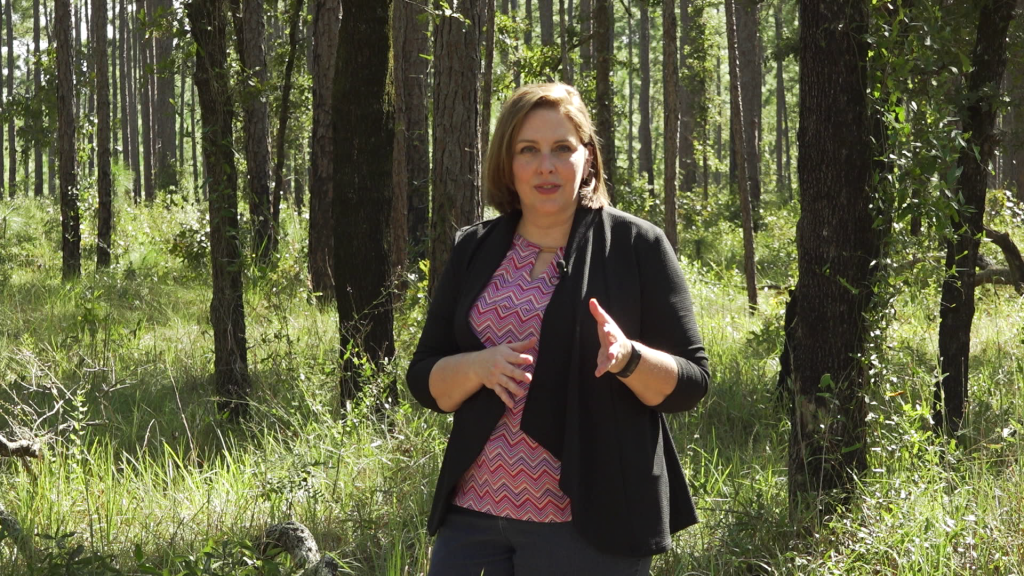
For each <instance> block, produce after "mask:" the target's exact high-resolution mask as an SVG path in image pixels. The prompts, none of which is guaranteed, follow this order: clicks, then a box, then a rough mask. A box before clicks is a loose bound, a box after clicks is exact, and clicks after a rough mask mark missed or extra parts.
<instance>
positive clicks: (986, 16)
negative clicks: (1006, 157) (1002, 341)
mask: <svg viewBox="0 0 1024 576" xmlns="http://www.w3.org/2000/svg"><path fill="white" fill-rule="evenodd" d="M1016 4H1017V0H985V1H983V2H982V3H981V12H980V15H979V17H978V29H977V36H976V40H975V45H974V51H973V53H972V55H971V72H970V74H969V75H968V79H967V87H966V88H967V89H966V92H965V96H964V98H965V101H966V103H967V109H966V114H965V116H966V118H965V122H964V133H965V134H969V137H968V139H967V146H965V147H964V148H963V149H962V150H961V152H960V158H959V160H958V162H957V165H958V167H959V168H960V170H961V172H960V176H959V177H958V178H957V182H956V186H955V188H954V189H953V197H954V198H956V197H958V196H959V197H962V198H963V203H962V205H961V207H960V208H959V209H958V210H957V214H956V215H955V216H954V217H953V218H952V219H951V223H950V225H951V227H952V229H953V231H954V237H953V239H952V240H950V241H947V243H946V268H945V269H946V270H947V275H946V278H945V279H944V280H943V282H942V300H941V301H940V304H939V358H940V360H939V363H940V369H941V373H942V374H943V376H942V380H941V381H940V382H939V383H937V385H936V388H935V399H934V405H935V413H934V414H933V417H932V422H933V424H934V425H935V427H936V428H937V429H938V430H944V431H947V432H950V433H956V432H959V431H960V428H961V426H962V425H963V420H964V417H965V416H966V413H967V389H968V383H969V378H970V359H971V325H972V324H973V322H974V277H975V272H976V269H977V264H978V248H979V247H980V244H981V242H980V240H979V238H981V236H982V234H983V233H984V226H985V197H986V194H987V192H988V173H989V163H990V162H991V160H992V158H993V155H994V152H995V146H996V143H997V138H996V136H995V134H994V130H993V129H994V128H995V122H996V115H997V112H998V104H997V103H998V102H999V97H1000V94H999V92H1000V90H999V86H1000V84H1001V83H1002V78H1003V71H1004V70H1005V69H1006V61H1007V44H1006V33H1007V30H1008V28H1009V24H1010V21H1011V20H1013V18H1014V13H1015V9H1016ZM802 153H803V151H802V150H801V155H802ZM801 190H802V187H801Z"/></svg>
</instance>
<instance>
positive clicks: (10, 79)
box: [0, 0, 18, 198]
mask: <svg viewBox="0 0 1024 576" xmlns="http://www.w3.org/2000/svg"><path fill="white" fill-rule="evenodd" d="M13 2H14V0H7V2H5V3H4V15H5V16H6V20H7V98H8V100H10V99H11V98H13V97H14V24H13V20H14V17H13V15H12V9H11V4H12V3H13ZM7 142H8V148H7V194H8V196H10V197H11V198H14V197H15V195H16V194H17V192H18V186H17V184H18V146H17V145H16V142H15V140H14V115H13V114H12V115H11V116H10V118H9V119H8V120H7ZM0 178H3V174H0Z"/></svg>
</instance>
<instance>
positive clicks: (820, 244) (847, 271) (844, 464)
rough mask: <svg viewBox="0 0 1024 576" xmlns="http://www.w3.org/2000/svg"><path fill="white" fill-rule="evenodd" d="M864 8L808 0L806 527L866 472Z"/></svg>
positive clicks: (802, 480) (868, 293)
mask: <svg viewBox="0 0 1024 576" xmlns="http://www.w3.org/2000/svg"><path fill="white" fill-rule="evenodd" d="M866 33H867V5H866V3H864V2H862V1H861V0H835V1H833V2H819V1H817V0H800V132H799V135H798V138H799V146H800V149H799V151H800V163H799V177H800V190H801V197H800V206H801V215H800V219H799V221H798V223H797V257H798V269H799V280H798V282H797V286H796V295H795V300H796V319H795V326H794V329H793V337H792V340H791V342H790V344H791V348H792V353H793V358H792V360H793V361H792V366H793V391H794V398H793V407H792V413H791V421H792V426H791V433H790V443H789V505H790V518H791V523H792V524H793V525H794V526H796V527H797V528H798V529H802V528H807V527H808V526H809V525H811V526H813V522H814V521H815V520H820V519H822V518H823V517H824V516H827V515H829V514H831V513H833V512H834V511H835V510H836V506H835V505H836V504H837V503H839V502H842V501H843V500H844V499H845V497H846V496H847V495H848V494H849V491H850V490H851V489H852V488H853V487H854V482H855V479H856V478H857V476H858V475H859V474H860V473H861V472H863V471H864V469H865V466H866V463H867V460H866V454H867V446H866V442H867V437H866V430H865V426H864V418H865V415H866V412H865V403H864V395H865V390H866V387H867V381H868V374H867V372H866V366H865V364H864V362H863V361H862V359H861V354H862V353H863V351H864V345H865V341H866V338H867V336H868V334H869V330H868V326H867V325H866V320H865V313H866V311H867V309H868V306H869V305H870V304H871V300H872V295H873V287H872V286H873V281H874V272H875V270H874V265H873V263H874V262H875V261H876V260H877V258H878V257H879V254H880V248H879V246H880V243H879V239H878V237H877V234H876V232H875V230H874V228H873V224H874V214H873V213H872V209H871V192H870V191H871V188H870V180H871V158H872V147H871V140H870V126H869V116H868V102H867V92H866V91H865V89H864V87H865V86H866V85H867V53H868V50H867V49H868V44H867V41H866V40H865V36H866Z"/></svg>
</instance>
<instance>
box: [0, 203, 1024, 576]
mask: <svg viewBox="0 0 1024 576" xmlns="http://www.w3.org/2000/svg"><path fill="white" fill-rule="evenodd" d="M91 211H92V207H90V206H85V207H83V213H84V214H86V215H87V216H86V218H85V221H84V223H83V230H85V237H84V238H83V248H84V250H83V260H84V262H85V265H84V266H83V276H82V278H81V279H80V280H78V281H76V282H73V283H70V284H66V283H63V282H62V281H61V280H60V277H59V270H60V261H59V258H60V256H59V254H60V250H59V241H60V232H59V231H60V222H59V217H60V216H59V210H58V209H56V208H55V207H53V206H52V205H50V203H49V201H48V200H47V201H43V202H40V201H37V200H31V199H27V200H25V199H23V200H17V201H13V202H10V203H6V204H4V206H3V207H2V208H0V219H2V220H0V302H2V304H0V381H2V382H3V384H2V386H0V434H3V435H4V436H5V437H7V438H8V439H12V438H15V437H18V438H20V437H33V438H39V439H41V440H42V454H41V458H39V459H38V460H30V461H27V462H22V461H19V460H17V459H3V460H2V461H0V508H2V509H5V510H6V511H7V513H8V514H9V516H10V517H13V518H14V519H15V520H16V521H17V522H18V524H19V525H20V533H13V532H12V531H11V530H9V529H8V530H4V529H0V574H3V575H5V576H7V575H10V576H21V575H37V574H168V575H177V574H278V573H284V574H288V573H293V572H294V571H295V570H294V567H292V566H290V565H289V564H288V561H287V560H285V559H284V558H283V557H278V558H277V560H264V559H262V558H261V555H260V551H259V549H258V546H257V544H256V543H257V542H258V541H259V538H260V535H261V534H262V532H263V530H264V529H265V528H267V527H268V526H269V525H271V524H273V523H277V522H282V521H286V520H296V521H299V522H301V523H303V524H305V525H306V526H308V527H309V528H310V529H311V530H312V532H313V534H314V535H315V536H316V538H317V540H318V542H319V544H320V547H321V548H322V549H323V550H324V551H326V552H329V553H331V554H332V555H334V556H335V557H336V558H337V560H338V561H339V563H340V564H341V565H342V567H343V568H344V569H345V570H347V572H346V573H351V574H386V575H400V574H401V575H404V574H410V575H416V574H422V573H424V572H425V570H426V566H427V564H428V559H429V556H428V555H429V549H430V543H431V540H430V538H428V536H427V535H426V533H425V526H426V518H427V512H428V509H429V502H430V498H431V494H432V491H433V483H434V479H435V476H436V473H437V470H438V467H439V465H440V457H441V454H442V450H443V448H444V444H445V439H446V433H447V430H448V427H449V425H450V420H449V419H448V418H447V417H445V416H440V415H436V414H433V413H430V412H428V411H426V410H424V409H422V408H420V407H419V406H417V405H415V404H413V403H411V399H410V397H409V395H408V393H407V392H406V391H405V390H404V387H401V386H400V390H401V393H400V398H399V402H398V403H397V405H394V406H389V407H387V409H386V410H381V409H380V407H379V406H380V404H379V399H380V398H382V397H383V393H384V391H385V390H386V389H387V383H388V382H390V381H394V379H398V381H399V382H401V379H402V378H403V374H404V371H405V366H406V365H407V362H408V358H409V355H410V354H411V351H412V348H413V347H414V346H415V343H416V339H417V337H418V334H419V332H418V331H419V326H420V325H421V322H422V317H423V314H424V307H425V302H426V297H425V281H424V279H423V275H422V273H421V272H420V271H419V270H416V271H414V273H412V274H409V275H407V277H406V279H405V280H406V284H407V287H406V289H405V291H404V294H403V297H402V300H401V303H400V305H399V308H398V312H397V313H398V315H399V317H398V318H397V319H396V324H395V325H396V337H397V346H398V356H397V357H396V358H395V359H394V361H393V362H391V364H390V365H389V366H387V367H385V368H384V369H383V370H382V371H380V372H377V373H374V372H373V371H372V370H370V369H369V368H367V370H366V374H365V376H366V380H365V381H366V382H367V386H366V391H365V394H364V398H362V399H361V400H360V401H358V402H356V403H354V404H351V405H348V406H340V405H339V402H338V373H337V366H338V360H337V358H338V336H337V334H338V322H337V314H336V312H335V309H334V308H333V307H327V308H322V307H318V306H317V304H316V303H315V302H314V300H313V299H312V298H310V297H309V295H308V294H307V291H306V286H305V272H304V270H305V264H304V260H303V257H304V256H303V255H304V252H305V249H304V246H305V235H304V233H303V232H302V231H301V229H302V227H303V225H304V223H305V221H304V220H302V219H300V218H298V217H296V216H294V214H292V213H291V212H288V211H286V213H285V214H284V215H283V218H284V219H285V232H286V233H285V236H284V239H283V242H282V255H281V258H280V261H279V262H278V263H277V265H276V266H275V267H274V268H273V269H272V270H268V271H267V270H265V271H257V270H252V269H248V270H246V276H245V283H246V298H245V305H246V321H247V331H248V346H249V369H250V374H251V376H252V382H253V394H252V403H251V407H250V416H249V418H248V420H247V421H246V422H245V423H244V424H232V423H230V422H227V421H224V420H222V419H220V418H218V416H217V414H216V411H215V403H216V398H215V397H214V394H213V392H212V384H211V380H210V373H211V369H212V363H213V361H212V358H213V346H212V335H211V330H210V327H209V323H208V310H209V300H210V290H209V277H208V276H209V272H208V269H209V268H208V262H207V261H206V259H205V255H204V250H205V244H204V243H205V240H204V238H205V236H204V234H205V233H204V232H203V230H205V227H206V223H205V222H206V220H205V218H204V217H203V211H202V210H201V209H199V208H196V207H194V206H192V205H189V204H184V205H174V204H173V203H172V204H171V205H157V206H152V207H144V206H139V207H135V206H132V205H131V204H128V203H125V202H120V203H119V204H118V212H117V218H118V224H117V228H116V231H115V239H116V245H115V246H114V250H113V252H114V254H115V255H116V263H115V264H114V266H113V267H111V268H110V269H108V270H102V271H96V270H95V269H94V266H93V265H92V263H91V262H92V261H93V260H94V257H95V252H94V248H93V244H94V242H95V236H94V232H90V231H89V230H94V226H93V224H92V221H91V218H90V217H89V216H88V214H91ZM771 218H775V219H776V221H774V222H771V221H770V222H769V225H768V226H766V227H765V230H766V231H765V232H764V233H762V235H761V236H760V237H759V238H758V247H759V250H761V251H763V252H764V253H763V255H762V256H761V257H760V258H759V260H760V263H761V264H760V265H761V267H762V271H763V272H764V274H765V276H764V280H763V283H776V284H778V285H780V286H783V287H786V286H791V285H792V279H791V278H792V271H793V270H794V269H795V252H794V248H793V246H792V245H793V242H792V238H793V230H794V226H795V217H794V216H792V215H791V214H786V213H784V212H780V213H779V214H776V215H774V216H770V217H769V220H770V219H771ZM1003 224H1004V225H1002V229H1009V230H1010V231H1011V232H1012V233H1013V234H1014V235H1015V236H1014V237H1015V238H1018V239H1020V238H1024V230H1022V229H1021V227H1019V226H1018V227H1015V226H1014V225H1012V223H1003ZM721 227H722V234H721V235H717V233H716V234H709V236H710V237H711V238H716V235H717V239H716V242H715V244H714V245H710V243H707V244H705V245H704V250H705V254H710V255H711V256H706V258H711V257H714V258H716V260H714V261H711V260H708V259H705V260H704V261H703V262H700V263H697V262H694V261H691V260H689V259H687V258H686V257H684V258H683V262H682V266H683V269H684V272H685V273H686V274H687V277H688V280H689V283H690V285H691V288H692V291H693V295H694V304H695V308H696V311H697V315H698V321H699V325H700V327H701V329H702V332H703V336H704V339H705V343H706V346H707V350H708V356H709V357H710V359H711V367H712V374H713V383H712V388H711V392H710V393H709V395H708V397H707V398H706V399H705V400H704V401H703V403H702V404H701V405H700V406H699V407H698V408H697V409H696V410H694V411H692V412H689V413H686V414H680V415H673V416H670V418H669V421H670V424H671V426H672V429H673V431H674V438H675V443H676V446H677V448H678V450H679V453H680V457H681V459H682V460H683V466H684V469H685V470H686V472H687V475H688V478H689V481H690V484H691V489H692V491H693V494H694V497H695V500H696V503H697V507H698V512H699V514H700V517H701V523H700V524H698V525H697V526H695V527H692V528H690V529H688V530H685V531H683V532H682V533H680V534H678V535H677V536H676V538H675V540H674V544H673V548H672V550H671V551H670V552H668V553H666V554H664V555H661V556H659V557H657V558H656V560H655V563H654V568H653V573H654V574H659V575H661V574H665V575H669V574H680V575H681V574H836V575H838V574H844V575H845V574H929V575H932V574H991V575H1010V574H1024V474H1022V469H1021V456H1022V455H1024V443H1022V442H1021V441H1020V439H1021V438H1022V437H1024V433H1019V432H1020V431H1021V427H1022V423H1024V402H1022V400H1024V392H1022V381H1024V301H1022V300H1021V299H1020V298H1018V297H1017V295H1016V294H1015V293H1014V292H1013V290H1012V289H1010V288H1009V287H1006V286H998V287H995V286H984V287H982V288H981V289H979V291H978V298H979V299H978V311H977V316H976V318H975V323H974V331H973V339H972V342H973V343H972V350H973V357H972V364H971V398H972V403H971V410H970V417H969V420H968V422H967V425H966V429H965V432H964V433H963V434H962V435H961V437H960V438H959V439H958V441H952V440H949V439H943V438H941V437H936V436H935V435H933V434H932V433H931V432H930V426H929V424H928V415H929V412H930V410H931V398H932V387H933V382H934V380H935V378H936V370H937V368H936V349H937V326H938V282H937V280H938V278H939V275H940V274H941V262H939V263H937V264H930V265H924V266H920V267H918V268H917V269H915V270H914V271H912V272H909V273H906V274H903V275H902V276H898V275H895V274H894V275H891V276H890V277H889V280H888V284H887V287H886V288H884V289H882V290H880V293H881V294H883V295H885V296H886V298H888V304H887V305H885V306H882V307H881V308H880V310H879V311H878V312H877V314H876V324H877V326H878V329H877V331H876V332H874V333H872V335H871V338H872V346H871V349H870V351H869V353H868V355H867V356H868V358H867V361H868V362H870V365H871V369H872V383H871V387H870V392H869V409H870V414H869V417H868V423H867V425H868V427H869V431H868V437H869V442H870V449H869V472H868V473H867V474H865V475H864V476H863V477H861V478H860V479H859V482H860V485H859V489H858V491H857V493H856V496H855V498H854V501H853V502H852V503H851V505H850V507H849V508H848V509H847V510H845V511H844V512H843V513H841V514H840V515H838V516H837V517H836V518H834V519H832V520H830V521H829V522H827V523H825V524H824V525H822V526H821V528H820V529H819V530H816V531H814V533H812V534H798V533H796V532H794V530H792V529H791V527H790V526H789V522H788V512H787V485H786V475H787V469H786V466H787V450H788V442H789V423H788V416H787V409H786V408H785V405H784V404H780V403H779V402H778V401H777V400H776V394H775V387H776V385H775V382H776V378H777V371H778V362H777V358H778V354H779V349H780V347H781V339H782V337H781V324H782V315H783V307H784V305H785V298H786V294H785V292H784V290H775V291H764V292H762V293H761V296H762V305H761V308H760V310H759V311H758V312H757V313H756V314H753V315H751V314H748V313H747V311H746V304H745V296H744V294H743V291H742V290H743V282H742V278H741V277H740V276H739V274H738V272H736V271H735V270H737V269H738V268H739V266H738V262H740V259H739V257H740V256H739V254H738V252H737V250H738V248H739V231H738V229H737V228H736V227H735V225H732V224H723V225H721ZM683 237H684V238H685V237H686V233H685V232H684V234H683ZM989 250H990V247H986V251H989ZM901 251H902V252H901V254H904V255H907V254H912V253H913V251H912V250H911V249H906V248H901ZM991 254H992V255H993V259H995V260H998V261H1001V258H1000V257H999V256H998V252H991ZM0 524H2V522H0ZM5 526H7V528H9V527H10V525H5Z"/></svg>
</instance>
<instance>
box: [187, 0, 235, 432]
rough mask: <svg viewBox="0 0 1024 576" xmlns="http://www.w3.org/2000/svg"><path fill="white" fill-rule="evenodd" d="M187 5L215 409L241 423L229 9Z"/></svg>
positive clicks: (203, 1)
mask: <svg viewBox="0 0 1024 576" xmlns="http://www.w3.org/2000/svg"><path fill="white" fill-rule="evenodd" d="M185 6H186V13H187V15H188V19H189V23H190V28H191V30H192V37H193V39H194V40H195V43H196V48H197V50H196V69H195V75H194V77H193V81H194V82H195V85H196V91H197V92H198V93H199V105H200V107H201V109H202V116H203V118H202V124H203V129H202V133H203V157H204V160H205V164H206V167H207V170H208V172H207V174H208V176H209V187H210V202H209V206H210V262H211V264H212V271H213V298H212V299H211V302H210V322H211V324H212V325H213V350H214V380H215V382H216V391H217V395H218V396H219V397H220V398H219V400H218V403H217V406H218V410H220V411H221V412H222V413H226V414H227V415H228V416H229V417H231V418H234V419H238V418H240V417H241V416H242V415H243V414H245V412H246V406H247V403H246V398H248V396H249V365H248V354H247V351H246V337H245V306H244V302H243V300H242V268H241V266H240V263H241V260H242V254H241V246H240V243H239V237H238V232H239V231H238V193H237V190H236V179H237V175H236V172H235V156H234V147H233V145H232V135H231V132H232V126H231V124H232V118H233V117H234V104H233V103H232V100H231V81H230V78H229V76H228V74H229V68H228V58H227V54H228V33H227V28H228V26H227V18H226V16H227V9H226V6H224V3H223V0H192V2H189V3H187V4H186V5H185Z"/></svg>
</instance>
